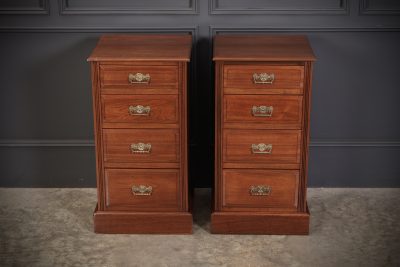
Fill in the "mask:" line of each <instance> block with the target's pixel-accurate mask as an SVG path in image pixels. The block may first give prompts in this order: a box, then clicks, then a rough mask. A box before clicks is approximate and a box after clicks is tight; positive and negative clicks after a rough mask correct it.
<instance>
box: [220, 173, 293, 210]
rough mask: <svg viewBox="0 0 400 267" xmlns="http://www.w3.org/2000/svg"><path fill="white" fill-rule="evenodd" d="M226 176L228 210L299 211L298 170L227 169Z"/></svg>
mask: <svg viewBox="0 0 400 267" xmlns="http://www.w3.org/2000/svg"><path fill="white" fill-rule="evenodd" d="M222 175H223V177H222V187H223V194H222V196H223V199H222V207H223V209H225V210H231V211H234V210H237V211H250V210H259V211H263V210H286V211H296V210H297V203H298V184H299V171H297V170H296V171H295V170H224V171H223V174H222Z"/></svg>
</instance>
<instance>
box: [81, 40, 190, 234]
mask: <svg viewBox="0 0 400 267" xmlns="http://www.w3.org/2000/svg"><path fill="white" fill-rule="evenodd" d="M191 40H192V37H191V36H190V35H143V34H142V35H113V36H104V37H102V38H101V39H100V41H99V43H98V45H97V47H96V48H95V50H94V51H93V53H92V55H91V57H90V58H89V59H88V60H89V61H92V66H93V68H92V84H93V88H92V89H93V107H94V108H93V112H94V116H95V135H96V162H97V170H98V171H97V180H98V208H96V211H95V213H94V222H95V231H96V232H100V233H171V234H172V233H175V234H179V233H191V229H192V216H191V214H190V213H189V212H188V211H189V196H188V191H189V186H188V184H189V183H188V163H187V161H188V155H187V154H188V149H187V142H188V141H187V140H188V138H187V83H188V81H187V75H188V71H187V64H188V63H187V61H189V59H190V53H191ZM136 73H142V74H149V75H150V82H149V83H130V82H129V74H133V75H135V74H136ZM131 105H133V106H135V105H142V106H150V108H151V111H150V114H149V116H134V115H130V114H129V112H128V108H129V106H131ZM132 143H146V144H147V143H150V144H151V146H152V147H151V152H150V153H140V154H136V153H132V151H131V144H132ZM137 183H140V184H143V185H149V186H152V187H153V189H154V192H153V194H152V195H151V196H134V195H132V192H131V188H132V185H135V184H137Z"/></svg>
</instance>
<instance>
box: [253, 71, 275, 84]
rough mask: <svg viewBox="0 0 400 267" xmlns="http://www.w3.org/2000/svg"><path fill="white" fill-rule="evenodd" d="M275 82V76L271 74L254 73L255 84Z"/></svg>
mask: <svg viewBox="0 0 400 267" xmlns="http://www.w3.org/2000/svg"><path fill="white" fill-rule="evenodd" d="M274 80H275V74H273V73H271V74H268V73H265V72H264V73H260V74H258V73H254V74H253V82H254V83H255V84H258V83H261V84H272V83H273V82H274Z"/></svg>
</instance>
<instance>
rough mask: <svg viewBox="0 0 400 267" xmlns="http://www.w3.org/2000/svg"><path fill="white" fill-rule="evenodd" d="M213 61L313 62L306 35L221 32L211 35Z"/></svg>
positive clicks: (313, 58)
mask: <svg viewBox="0 0 400 267" xmlns="http://www.w3.org/2000/svg"><path fill="white" fill-rule="evenodd" d="M213 60H215V61H288V62H296V61H314V60H315V56H314V53H313V51H312V49H311V46H310V44H309V42H308V39H307V37H306V36H302V35H266V34H259V35H255V34H252V35H251V34H248V35H244V34H230V35H229V34H223V35H217V36H215V37H214V57H213Z"/></svg>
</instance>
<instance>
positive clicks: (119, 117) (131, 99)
mask: <svg viewBox="0 0 400 267" xmlns="http://www.w3.org/2000/svg"><path fill="white" fill-rule="evenodd" d="M101 101H102V106H103V110H104V112H103V122H106V123H122V122H123V123H132V124H131V127H136V125H137V124H140V125H141V126H143V127H146V126H148V124H150V123H152V124H162V125H161V127H163V124H174V125H176V126H178V123H179V99H178V96H177V95H103V96H102V97H101ZM137 105H142V106H148V107H150V112H149V115H132V114H130V113H129V107H130V106H137ZM125 127H129V125H127V124H125ZM158 127H160V125H159V126H158Z"/></svg>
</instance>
